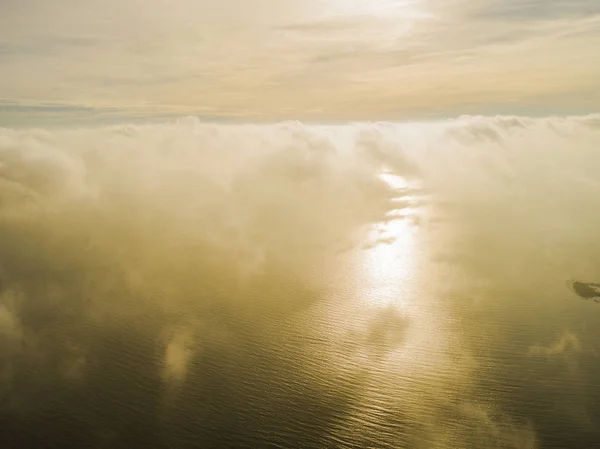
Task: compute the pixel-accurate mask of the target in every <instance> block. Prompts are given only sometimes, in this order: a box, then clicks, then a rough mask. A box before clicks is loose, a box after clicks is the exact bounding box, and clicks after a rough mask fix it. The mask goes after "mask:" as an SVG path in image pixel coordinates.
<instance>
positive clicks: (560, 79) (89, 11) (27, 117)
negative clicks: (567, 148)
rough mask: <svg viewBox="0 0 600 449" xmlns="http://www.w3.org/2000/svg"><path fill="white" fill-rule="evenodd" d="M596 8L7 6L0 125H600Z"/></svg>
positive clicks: (187, 0)
mask: <svg viewBox="0 0 600 449" xmlns="http://www.w3.org/2000/svg"><path fill="white" fill-rule="evenodd" d="M599 54H600V2H598V0H368V1H366V0H303V1H298V0H244V1H240V0H219V1H212V0H194V1H192V0H179V1H177V2H172V1H166V0H144V1H142V0H78V1H74V0H0V70H1V73H2V75H1V76H0V126H20V125H33V124H52V123H75V122H78V121H79V122H80V121H90V122H91V121H93V122H98V123H106V122H110V121H121V120H127V121H136V120H151V119H163V118H165V117H173V116H182V115H195V116H199V117H200V118H203V119H206V120H215V121H240V120H243V121H264V120H266V121H277V120H307V121H311V120H314V121H337V120H342V121H344V120H352V121H353V120H410V119H423V118H431V117H445V116H458V115H461V114H483V115H489V114H521V115H563V114H586V113H590V112H597V111H599V110H600V58H599V57H598V55H599Z"/></svg>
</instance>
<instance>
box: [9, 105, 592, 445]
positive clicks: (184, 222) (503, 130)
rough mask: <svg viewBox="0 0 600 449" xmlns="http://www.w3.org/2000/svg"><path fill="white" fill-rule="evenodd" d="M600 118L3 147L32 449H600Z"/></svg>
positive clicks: (59, 138) (45, 138) (15, 134)
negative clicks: (575, 285) (574, 283)
mask: <svg viewBox="0 0 600 449" xmlns="http://www.w3.org/2000/svg"><path fill="white" fill-rule="evenodd" d="M599 148H600V118H599V117H598V116H579V117H562V118H548V119H542V118H540V119H528V118H519V117H501V116H500V117H496V118H484V117H462V118H459V119H456V120H449V121H444V122H432V123H420V124H419V123H405V124H394V123H383V122H382V123H356V124H348V125H339V126H317V125H305V124H302V123H298V122H285V123H281V124H273V125H213V124H206V123H202V122H200V121H198V120H197V119H191V118H190V119H183V120H178V121H172V122H168V123H164V124H154V125H145V126H115V127H106V128H97V129H87V130H80V129H71V130H69V129H64V130H53V131H48V130H10V129H3V130H1V131H0V174H1V177H0V205H1V208H0V278H1V293H0V434H1V435H2V447H3V448H7V449H11V448H41V447H47V448H55V447H56V448H71V447H73V448H82V447H90V448H103V447H107V448H108V447H110V448H121V447H122V448H138V447H139V448H167V447H176V448H192V447H199V448H200V447H201V448H209V447H219V448H221V447H306V448H312V447H315V448H320V447H348V448H354V447H373V448H375V447H377V448H385V447H390V448H401V447H408V448H412V447H415V448H538V447H539V448H542V447H543V448H547V447H548V448H550V447H555V448H564V447H594V446H595V444H596V443H597V442H598V441H600V428H599V427H598V422H600V383H599V380H598V379H600V377H599V374H600V372H599V370H600V360H599V354H600V352H599V351H600V331H599V330H598V329H599V328H598V320H599V319H600V305H598V304H595V303H593V302H589V301H583V300H581V299H580V298H579V297H577V296H576V295H575V294H574V293H573V292H571V291H570V290H569V289H568V288H567V286H566V285H565V283H566V282H567V281H568V280H570V279H577V280H583V281H594V280H596V281H600V271H599V267H600V241H599V240H598V238H597V234H598V229H600V209H599V208H598V199H599V198H600V180H599V176H598V174H599V173H600V153H599Z"/></svg>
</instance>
